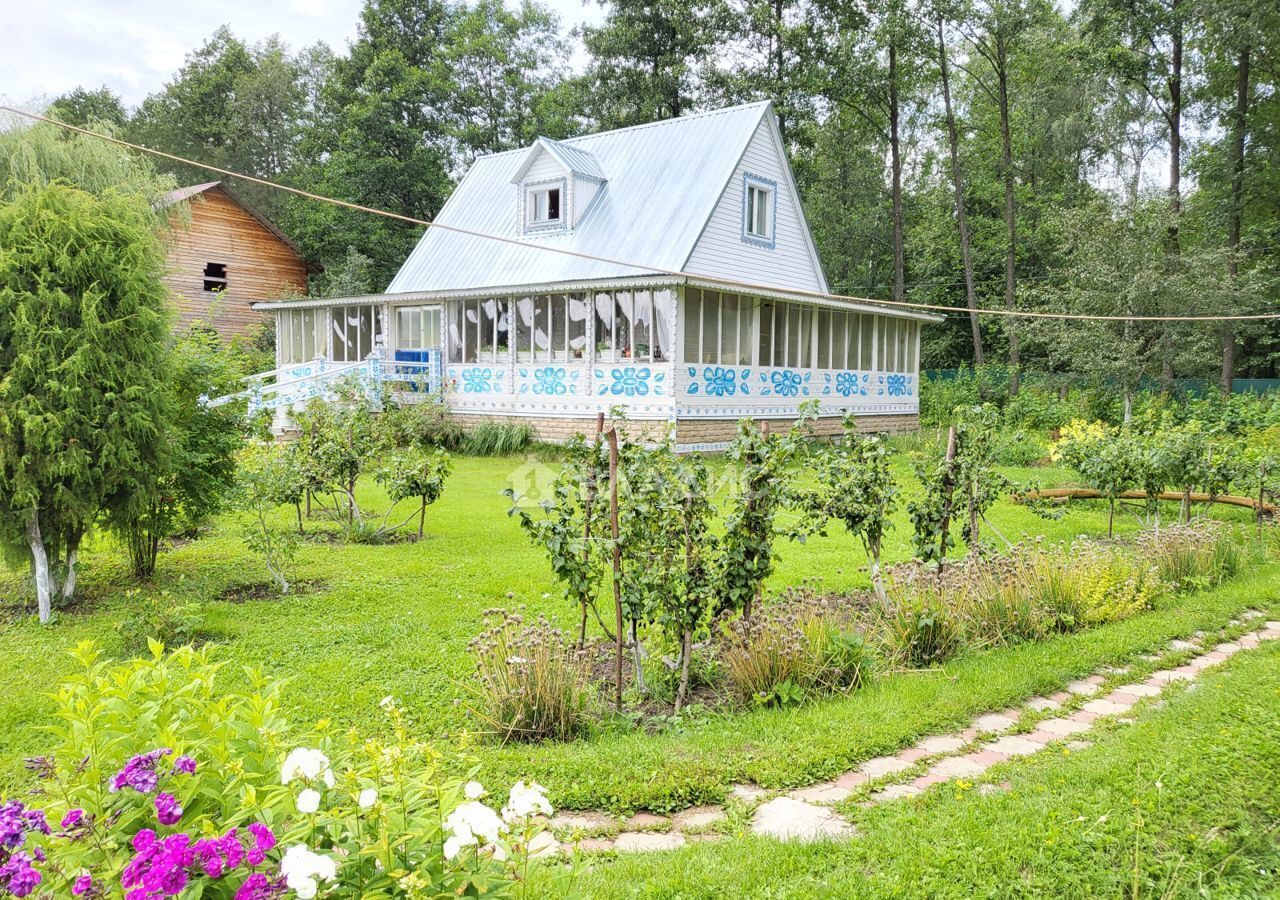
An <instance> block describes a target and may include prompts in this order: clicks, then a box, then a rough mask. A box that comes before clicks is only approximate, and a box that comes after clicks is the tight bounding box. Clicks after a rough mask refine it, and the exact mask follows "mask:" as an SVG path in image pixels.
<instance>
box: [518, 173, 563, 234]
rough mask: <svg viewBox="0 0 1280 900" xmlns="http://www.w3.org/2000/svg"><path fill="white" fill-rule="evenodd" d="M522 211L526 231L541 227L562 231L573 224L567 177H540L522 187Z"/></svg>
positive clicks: (534, 230) (521, 215)
mask: <svg viewBox="0 0 1280 900" xmlns="http://www.w3.org/2000/svg"><path fill="white" fill-rule="evenodd" d="M520 196H521V197H523V198H524V200H523V204H522V205H523V212H522V213H521V214H520V218H521V221H522V223H523V230H524V231H525V233H526V234H528V233H535V232H539V231H561V230H563V229H566V228H572V227H573V226H572V223H571V222H570V219H571V216H570V210H569V206H570V204H571V202H572V201H571V199H570V198H571V196H572V195H571V194H570V193H569V181H568V179H567V178H539V179H536V180H531V181H526V182H524V183H523V184H522V185H521V187H520Z"/></svg>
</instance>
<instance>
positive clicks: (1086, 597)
mask: <svg viewBox="0 0 1280 900" xmlns="http://www.w3.org/2000/svg"><path fill="white" fill-rule="evenodd" d="M1076 546H1077V547H1078V546H1080V542H1077V545H1076ZM1076 564H1077V566H1078V567H1079V569H1080V575H1079V584H1080V611H1081V618H1082V620H1083V621H1084V622H1085V623H1086V624H1090V625H1096V624H1101V623H1103V622H1116V621H1119V620H1120V619H1127V618H1129V617H1130V616H1132V615H1135V614H1137V613H1140V612H1142V611H1143V610H1147V609H1150V608H1151V607H1152V605H1153V604H1154V603H1155V601H1156V598H1157V597H1159V596H1160V594H1161V592H1162V591H1163V590H1164V585H1163V584H1162V583H1161V581H1160V576H1159V574H1158V573H1157V569H1156V567H1155V566H1153V565H1149V564H1147V563H1146V562H1144V561H1142V560H1140V559H1137V558H1135V557H1134V556H1133V555H1132V554H1130V553H1126V552H1115V551H1113V552H1110V553H1108V552H1105V551H1104V550H1102V549H1101V548H1099V547H1097V546H1090V547H1088V548H1084V549H1081V550H1080V551H1079V558H1078V559H1077V560H1076Z"/></svg>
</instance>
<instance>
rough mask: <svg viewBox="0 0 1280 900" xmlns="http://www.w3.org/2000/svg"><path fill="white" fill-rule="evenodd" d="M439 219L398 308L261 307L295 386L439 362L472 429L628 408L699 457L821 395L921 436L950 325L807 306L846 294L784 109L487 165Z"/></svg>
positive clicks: (578, 427) (723, 113) (714, 115)
mask: <svg viewBox="0 0 1280 900" xmlns="http://www.w3.org/2000/svg"><path fill="white" fill-rule="evenodd" d="M436 222H437V223H439V224H440V225H443V226H449V227H450V228H454V229H460V231H451V230H445V229H444V228H429V229H428V230H427V232H426V234H425V235H424V236H423V238H422V240H421V241H420V242H419V244H418V246H417V248H416V249H415V250H414V251H413V253H412V254H411V255H410V256H409V258H408V259H407V260H406V261H405V263H404V265H403V266H402V267H401V269H400V271H399V272H398V273H397V274H396V276H395V278H394V279H393V280H392V282H391V285H390V286H389V287H388V289H387V292H386V293H385V294H380V295H376V296H371V297H352V298H343V299H339V300H305V301H292V302H282V303H261V304H257V305H256V308H258V309H262V310H272V311H274V312H275V314H276V315H277V323H278V328H277V351H276V352H277V360H278V365H279V373H278V377H279V378H280V379H281V381H282V383H290V384H293V385H295V386H306V385H309V384H311V383H312V381H311V380H312V379H314V377H315V375H316V373H318V372H333V371H335V370H341V369H343V368H344V367H356V366H361V365H374V366H376V367H378V368H379V371H380V372H381V373H382V375H383V377H387V375H388V373H390V374H391V375H392V376H395V374H396V373H402V374H403V373H407V372H409V371H412V369H413V367H427V368H433V367H435V366H438V367H439V370H438V371H439V373H440V375H441V376H442V377H443V379H444V381H445V383H446V385H447V387H448V389H449V390H448V399H447V402H448V403H449V405H450V406H451V407H452V409H453V411H454V412H455V413H456V414H457V415H458V417H459V418H461V419H463V420H464V421H467V422H476V421H479V420H501V421H514V420H520V421H524V422H528V423H529V424H530V425H532V426H533V428H534V429H535V431H536V432H537V433H538V434H539V435H540V436H541V437H543V438H545V439H548V440H557V439H564V438H567V437H569V436H570V435H572V434H573V433H575V432H579V431H583V432H585V431H587V430H588V428H589V425H590V422H591V421H592V420H593V419H594V418H595V416H596V413H597V412H598V411H604V412H608V411H609V410H610V409H611V408H612V407H615V406H623V407H625V408H626V414H627V418H628V420H629V421H630V422H632V423H634V424H635V425H637V426H639V427H640V428H647V430H648V431H649V432H650V433H651V434H652V433H656V432H658V431H659V430H661V429H662V428H665V427H667V426H668V425H669V424H672V423H673V424H674V425H675V428H676V435H677V437H676V440H677V443H678V444H679V445H680V446H681V447H682V448H685V449H696V448H708V449H714V448H717V447H720V446H723V445H724V443H725V442H727V441H728V440H729V439H730V438H731V437H732V435H733V433H734V431H735V427H736V422H737V420H738V419H740V418H743V417H755V418H757V419H767V420H770V421H772V422H774V423H775V424H782V423H785V422H789V421H791V420H793V419H794V417H795V415H796V411H797V407H798V406H799V404H800V403H801V402H803V401H805V400H808V399H816V400H818V401H819V404H820V409H821V415H822V418H821V419H820V424H819V430H820V432H824V433H835V432H837V431H838V429H839V427H840V422H841V420H842V418H843V416H844V415H845V414H846V413H854V414H855V415H856V416H858V417H859V418H860V421H861V422H862V423H865V428H866V429H875V430H901V429H906V428H911V427H914V426H915V425H916V423H917V420H918V412H919V355H920V354H919V346H920V327H921V325H922V324H923V323H925V322H930V321H938V317H936V316H928V315H919V314H914V313H910V312H904V311H901V310H891V309H888V308H886V307H882V306H878V305H875V304H871V303H866V304H859V303H851V302H846V301H840V300H824V299H816V298H814V297H812V296H805V295H804V294H801V293H797V291H813V292H826V291H827V290H828V288H827V281H826V278H825V277H824V275H823V271H822V265H821V263H820V262H819V260H818V255H817V251H816V249H815V247H814V244H813V239H812V236H811V235H810V232H809V227H808V224H807V223H806V221H805V217H804V212H803V210H802V208H801V204H800V198H799V196H798V194H797V191H796V186H795V182H794V180H793V179H792V175H791V170H790V167H789V165H788V163H787V160H786V156H785V154H784V152H783V147H782V142H781V137H780V135H779V132H778V127H777V123H776V120H775V117H774V115H773V112H772V109H771V107H770V105H769V104H768V103H767V102H766V103H753V104H748V105H745V106H736V107H732V108H729V109H722V110H717V111H714V112H707V113H701V114H697V115H690V116H685V117H682V118H678V119H671V120H667V121H663V122H655V123H653V124H649V125H640V126H636V127H633V128H624V129H620V130H617V131H609V132H604V133H601V134H593V135H587V136H584V137H580V138H574V139H572V140H567V141H552V140H548V139H546V138H539V139H538V140H537V141H535V142H534V143H533V145H532V146H530V147H527V148H524V149H521V150H514V151H510V152H506V153H497V154H494V155H491V156H485V157H482V158H480V159H478V160H476V162H475V164H474V165H473V166H472V167H471V169H470V171H469V172H468V173H467V175H466V177H465V178H463V180H462V182H461V183H460V184H459V185H458V188H457V190H455V191H454V193H453V195H452V196H451V197H450V198H449V201H448V202H447V203H446V204H445V206H444V208H443V209H442V210H441V211H440V214H439V215H438V216H437V218H436ZM465 232H469V233H465ZM483 235H498V236H501V237H503V238H507V239H509V240H508V241H507V242H497V241H493V240H489V239H487V238H485V237H483ZM547 247H552V248H559V249H563V250H569V251H572V254H578V255H570V254H563V253H551V252H546V251H545V250H544V249H541V248H547ZM606 259H607V260H623V261H626V262H627V263H639V264H642V265H645V266H651V267H652V268H651V269H640V268H636V267H635V266H632V265H620V264H618V263H616V262H605V261H603V260H606ZM670 272H681V273H685V274H683V275H679V276H675V275H671V274H664V273H670ZM720 279H728V280H732V281H739V282H748V283H752V284H758V285H766V286H768V287H767V289H764V288H762V289H752V290H742V289H737V288H735V287H733V286H732V285H728V284H725V283H724V281H722V280H720ZM370 357H373V359H372V360H370Z"/></svg>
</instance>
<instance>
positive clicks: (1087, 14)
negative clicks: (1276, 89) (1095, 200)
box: [1079, 0, 1192, 390]
mask: <svg viewBox="0 0 1280 900" xmlns="http://www.w3.org/2000/svg"><path fill="white" fill-rule="evenodd" d="M1191 6H1192V4H1191V2H1190V0H1085V2H1083V3H1081V6H1080V10H1079V12H1080V14H1081V16H1082V17H1083V20H1084V22H1085V23H1086V24H1085V28H1086V30H1087V31H1088V33H1089V34H1090V35H1091V36H1092V37H1093V39H1094V40H1095V41H1097V42H1099V43H1100V44H1101V45H1102V46H1103V47H1104V48H1105V50H1106V53H1107V56H1108V64H1109V68H1110V69H1111V71H1112V72H1113V73H1114V74H1115V75H1116V76H1117V78H1118V80H1119V81H1120V82H1121V83H1124V84H1128V85H1132V86H1133V87H1136V88H1139V89H1140V90H1142V91H1144V92H1145V93H1146V94H1147V96H1149V97H1150V98H1151V101H1152V103H1153V104H1154V105H1155V107H1156V109H1157V110H1159V113H1160V116H1161V117H1162V119H1163V121H1164V125H1165V128H1166V133H1167V136H1168V146H1169V180H1168V186H1167V188H1166V191H1167V194H1168V203H1169V211H1170V213H1171V216H1170V218H1169V234H1168V250H1169V252H1170V253H1172V254H1176V253H1178V252H1179V251H1180V250H1181V246H1182V240H1181V227H1182V223H1181V213H1182V158H1183V115H1184V112H1185V104H1184V97H1183V93H1184V92H1183V81H1184V77H1185V71H1184V51H1185V28H1186V23H1187V21H1188V19H1189V16H1190V13H1191ZM1174 341H1175V333H1174V329H1173V327H1172V326H1168V327H1166V328H1165V329H1164V330H1163V335H1162V338H1161V343H1162V346H1163V351H1162V353H1161V360H1162V362H1161V371H1160V379H1161V384H1162V386H1163V388H1164V389H1165V390H1168V389H1169V388H1170V387H1172V384H1173V375H1174V370H1173V355H1174V349H1175V348H1174Z"/></svg>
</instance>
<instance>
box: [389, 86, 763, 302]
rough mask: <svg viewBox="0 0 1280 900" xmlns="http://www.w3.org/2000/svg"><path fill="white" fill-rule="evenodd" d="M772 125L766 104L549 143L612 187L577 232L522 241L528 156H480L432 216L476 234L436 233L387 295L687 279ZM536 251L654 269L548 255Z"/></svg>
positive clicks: (410, 260)
mask: <svg viewBox="0 0 1280 900" xmlns="http://www.w3.org/2000/svg"><path fill="white" fill-rule="evenodd" d="M765 115H772V112H771V109H770V105H769V103H768V101H764V102H760V103H751V104H746V105H743V106H735V107H730V108H728V109H721V110H716V111H713V112H706V113H699V114H697V115H690V116H684V117H681V118H678V119H667V120H665V121H662V122H654V123H651V124H648V125H637V126H634V127H631V128H622V129H619V130H617V131H606V132H602V133H600V134H591V135H585V136H583V137H578V138H572V139H570V140H567V141H557V142H553V143H554V144H555V145H556V146H557V148H560V149H561V150H562V151H563V150H564V149H565V148H567V149H568V150H570V151H578V153H577V154H576V155H577V157H578V159H579V162H581V157H582V156H585V155H589V156H590V157H591V158H593V159H594V161H595V162H596V164H597V166H598V169H599V171H600V172H601V173H602V174H607V176H608V180H607V181H606V182H605V183H604V185H602V186H601V188H600V189H599V192H598V194H597V195H596V197H595V198H594V200H593V201H592V207H591V211H590V214H589V215H587V216H586V217H585V218H584V219H583V220H582V221H581V222H580V223H579V224H578V225H577V227H575V228H574V229H573V230H571V231H559V232H556V233H552V234H543V235H531V236H523V235H522V234H521V231H520V228H519V222H518V220H517V204H516V192H517V190H518V188H517V187H515V186H513V185H512V183H511V182H512V179H513V178H515V176H516V173H517V172H518V171H519V170H520V168H521V167H522V165H523V164H524V163H525V162H526V161H527V158H528V156H529V153H530V148H521V149H520V150H513V151H509V152H506V153H495V154H493V155H491V156H483V157H480V158H479V159H477V160H476V162H475V163H474V164H473V165H472V167H471V170H470V171H469V172H468V173H467V175H466V177H465V178H463V179H462V183H461V184H459V185H458V187H457V189H456V190H455V191H454V192H453V195H452V196H451V197H450V198H449V200H448V202H447V203H445V205H444V208H443V209H441V210H440V214H439V215H438V216H437V217H436V222H438V223H440V224H441V225H447V226H450V227H454V228H463V229H466V230H468V231H471V232H475V234H458V233H456V232H450V231H446V230H444V229H443V228H428V229H427V233H426V234H425V235H423V237H422V239H421V240H420V241H419V242H418V246H417V247H416V248H415V249H414V251H413V253H411V254H410V255H409V258H408V259H407V260H406V261H405V263H404V265H403V266H401V268H400V271H399V272H397V273H396V276H395V278H393V279H392V281H391V284H390V286H389V287H388V288H387V292H388V293H400V292H410V291H446V290H458V291H467V290H475V289H479V288H485V287H489V286H492V287H500V286H503V285H512V284H538V283H550V282H565V281H580V280H591V279H602V278H618V277H625V276H634V275H642V274H645V273H646V272H654V271H657V270H666V271H680V270H681V269H682V267H683V266H684V263H685V261H686V260H687V259H688V258H689V254H690V253H691V252H692V250H693V248H694V246H695V245H696V243H697V241H698V238H699V236H700V235H701V233H702V230H703V227H704V225H705V224H706V222H707V220H708V219H709V218H710V217H711V214H712V212H713V211H714V210H715V207H716V203H717V202H718V201H719V199H720V196H721V194H722V193H723V191H724V188H725V185H726V184H727V183H728V181H729V178H730V176H731V175H732V174H733V171H734V169H735V168H736V167H737V165H738V162H739V160H740V159H741V157H742V155H743V152H744V151H745V150H746V147H747V144H748V143H749V142H750V141H751V138H752V135H754V134H755V131H756V128H757V127H758V126H759V124H760V121H761V119H762V118H763V117H764V116H765ZM548 150H549V152H550V148H548ZM558 158H559V157H558ZM478 235H497V236H501V237H503V238H508V239H512V240H514V241H516V242H517V243H504V242H499V241H492V240H487V239H485V238H483V237H480V236H478ZM533 245H543V246H548V247H558V248H562V249H565V250H571V251H573V252H575V253H584V254H589V255H592V256H599V257H607V258H610V259H616V260H626V261H628V262H630V261H635V262H637V263H641V264H645V265H651V266H653V267H654V268H653V269H645V268H639V267H633V266H623V265H619V264H617V263H609V262H599V261H596V260H590V259H583V258H581V257H573V256H567V255H564V254H560V253H547V252H544V251H542V250H537V249H534V246H533ZM779 287H785V286H784V285H779Z"/></svg>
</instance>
